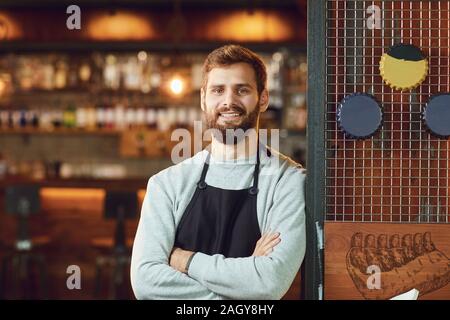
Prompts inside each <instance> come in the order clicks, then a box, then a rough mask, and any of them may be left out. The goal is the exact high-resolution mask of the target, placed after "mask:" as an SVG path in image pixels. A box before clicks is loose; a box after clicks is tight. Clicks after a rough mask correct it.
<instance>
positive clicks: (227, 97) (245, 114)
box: [201, 63, 268, 141]
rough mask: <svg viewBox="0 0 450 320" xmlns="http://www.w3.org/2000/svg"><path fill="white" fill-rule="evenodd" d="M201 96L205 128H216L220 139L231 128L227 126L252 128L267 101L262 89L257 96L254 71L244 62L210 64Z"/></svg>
mask: <svg viewBox="0 0 450 320" xmlns="http://www.w3.org/2000/svg"><path fill="white" fill-rule="evenodd" d="M201 100H202V101H201V105H202V110H203V111H204V112H205V119H206V124H207V126H208V128H214V129H219V131H220V132H221V133H222V138H223V140H222V141H225V136H226V134H225V133H228V132H229V131H231V130H228V132H226V130H227V129H232V130H236V129H242V130H244V131H246V130H248V129H251V128H256V125H257V122H258V115H259V113H260V112H263V111H265V110H266V108H267V104H268V103H267V102H268V101H267V100H268V96H267V91H266V90H264V91H263V93H262V94H261V97H259V96H258V91H257V85H256V77H255V72H254V70H253V68H252V67H251V66H250V65H249V64H247V63H236V64H232V65H230V66H226V67H217V68H213V69H212V70H211V71H210V72H209V74H208V81H207V84H206V88H205V89H202V91H201Z"/></svg>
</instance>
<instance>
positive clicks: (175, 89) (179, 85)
mask: <svg viewBox="0 0 450 320" xmlns="http://www.w3.org/2000/svg"><path fill="white" fill-rule="evenodd" d="M183 89H184V83H183V80H182V79H181V78H180V77H174V78H172V80H170V92H172V93H173V94H174V95H177V96H178V95H180V94H181V93H182V92H183Z"/></svg>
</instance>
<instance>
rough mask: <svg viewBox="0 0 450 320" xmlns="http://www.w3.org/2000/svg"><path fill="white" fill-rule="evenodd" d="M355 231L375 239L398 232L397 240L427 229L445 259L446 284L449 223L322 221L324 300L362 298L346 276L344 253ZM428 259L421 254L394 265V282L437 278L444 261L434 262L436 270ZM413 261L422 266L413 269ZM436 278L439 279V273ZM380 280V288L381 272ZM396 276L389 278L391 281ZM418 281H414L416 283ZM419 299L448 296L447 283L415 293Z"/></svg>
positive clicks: (449, 243)
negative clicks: (419, 256)
mask: <svg viewBox="0 0 450 320" xmlns="http://www.w3.org/2000/svg"><path fill="white" fill-rule="evenodd" d="M358 232H360V233H362V236H363V237H365V236H367V235H369V234H372V235H374V236H375V239H377V238H378V236H379V235H383V234H384V235H387V237H388V239H389V237H390V236H392V235H395V234H398V235H399V236H400V239H401V238H402V236H403V235H406V234H411V235H412V236H414V235H415V234H417V233H419V234H424V233H426V232H430V234H431V241H432V243H433V244H434V246H435V248H436V250H438V251H439V252H441V253H442V254H443V255H445V257H446V259H447V264H446V265H447V271H446V272H447V273H446V275H447V276H446V279H447V280H446V282H447V283H448V279H449V277H450V267H449V266H450V260H448V258H449V257H450V225H448V224H406V223H404V224H400V223H349V222H327V223H325V299H364V297H363V295H362V294H361V293H360V292H359V291H358V289H357V287H356V285H355V283H354V281H353V279H352V277H351V275H350V272H349V270H348V269H349V265H348V263H347V255H348V254H349V251H350V249H351V247H352V245H351V239H352V237H353V235H354V234H355V233H358ZM415 260H417V259H415ZM429 260H430V259H429V258H428V257H427V255H423V256H421V261H420V262H419V261H418V260H417V261H415V262H414V261H412V262H410V263H409V264H408V263H405V265H404V266H402V267H399V268H396V270H397V271H395V270H394V271H390V272H391V273H392V272H397V276H396V277H395V278H396V279H398V282H399V283H397V284H396V285H398V286H399V287H401V286H402V283H403V280H405V279H406V278H408V277H410V276H411V277H414V278H415V279H417V282H420V281H423V279H424V278H426V279H429V280H430V281H431V280H432V279H433V278H435V277H438V275H437V274H438V273H439V274H440V272H441V273H442V267H443V266H444V268H445V263H444V264H443V261H440V262H439V264H436V268H437V266H438V265H439V266H440V267H441V270H440V271H439V270H436V268H435V269H433V267H430V263H429V262H430V261H429ZM416 263H418V264H419V265H420V264H423V269H420V270H413V268H414V267H413V265H414V264H416ZM425 268H427V270H425ZM444 271H445V270H444ZM408 273H410V274H408ZM421 273H425V274H424V277H422V275H421ZM368 276H369V275H367V277H368ZM439 277H440V278H442V274H440V276H439ZM385 278H387V276H386V277H385ZM380 279H381V288H382V289H383V273H382V274H381V278H380ZM396 279H394V280H393V281H394V282H395V281H396ZM386 281H387V280H386ZM364 282H365V279H364ZM419 284H420V283H417V285H419ZM374 290H376V289H374ZM419 299H420V300H421V299H450V285H448V284H447V285H446V286H443V287H441V288H440V289H437V290H434V291H432V292H429V293H427V294H425V295H423V296H419Z"/></svg>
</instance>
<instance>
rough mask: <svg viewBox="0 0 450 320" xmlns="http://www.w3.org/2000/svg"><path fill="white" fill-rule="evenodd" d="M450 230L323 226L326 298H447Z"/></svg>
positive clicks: (421, 226)
mask: <svg viewBox="0 0 450 320" xmlns="http://www.w3.org/2000/svg"><path fill="white" fill-rule="evenodd" d="M449 257H450V225H449V224H444V223H443V224H416V223H414V224H413V223H403V224H401V223H353V222H326V223H325V265H324V271H325V279H324V294H325V299H390V298H392V297H394V296H397V295H399V294H402V293H405V292H407V291H410V290H411V289H414V288H415V289H417V290H419V298H418V299H419V300H421V299H424V300H425V299H427V300H428V299H450V260H449Z"/></svg>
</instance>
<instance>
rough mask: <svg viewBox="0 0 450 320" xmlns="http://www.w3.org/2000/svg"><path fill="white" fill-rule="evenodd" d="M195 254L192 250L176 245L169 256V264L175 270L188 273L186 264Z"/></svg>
mask: <svg viewBox="0 0 450 320" xmlns="http://www.w3.org/2000/svg"><path fill="white" fill-rule="evenodd" d="M193 254H194V252H192V251H188V250H183V249H180V248H177V247H174V248H173V250H172V253H171V254H170V257H169V265H170V266H171V267H172V268H174V269H175V270H178V271H180V272H183V273H187V269H186V265H187V263H188V261H189V258H190V257H191V256H192V255H193Z"/></svg>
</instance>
